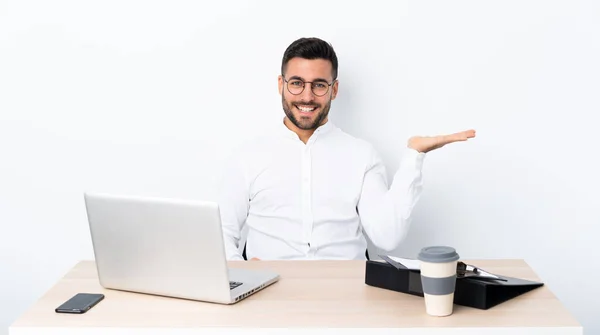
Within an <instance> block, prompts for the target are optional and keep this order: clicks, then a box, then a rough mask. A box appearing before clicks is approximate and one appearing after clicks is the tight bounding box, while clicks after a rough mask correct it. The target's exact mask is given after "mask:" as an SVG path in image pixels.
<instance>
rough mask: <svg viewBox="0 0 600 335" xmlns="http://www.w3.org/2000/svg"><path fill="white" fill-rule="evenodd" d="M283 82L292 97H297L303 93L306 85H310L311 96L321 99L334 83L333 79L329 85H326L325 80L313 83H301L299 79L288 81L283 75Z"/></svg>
mask: <svg viewBox="0 0 600 335" xmlns="http://www.w3.org/2000/svg"><path fill="white" fill-rule="evenodd" d="M281 76H282V77H283V81H284V82H285V83H286V85H285V86H286V87H287V89H288V91H289V92H290V93H292V94H293V95H298V94H301V93H302V92H304V87H305V86H306V84H310V89H311V90H312V92H313V94H314V95H316V96H318V97H322V96H324V95H325V94H327V92H329V87H330V86H331V85H333V83H335V79H334V80H333V81H332V82H331V83H327V82H326V81H325V80H315V81H303V80H301V79H290V80H287V79H285V77H284V76H283V75H281Z"/></svg>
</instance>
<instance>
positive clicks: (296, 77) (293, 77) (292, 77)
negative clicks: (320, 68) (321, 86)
mask: <svg viewBox="0 0 600 335" xmlns="http://www.w3.org/2000/svg"><path fill="white" fill-rule="evenodd" d="M292 79H300V80H302V81H304V82H306V80H304V78H302V77H300V76H291V77H290V79H288V80H292ZM313 81H323V82H326V83H328V81H327V80H325V79H323V78H316V79H315V80H313Z"/></svg>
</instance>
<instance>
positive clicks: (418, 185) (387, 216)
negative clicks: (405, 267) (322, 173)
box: [357, 148, 425, 251]
mask: <svg viewBox="0 0 600 335" xmlns="http://www.w3.org/2000/svg"><path fill="white" fill-rule="evenodd" d="M424 156H425V154H424V153H420V152H418V151H416V150H414V149H411V148H407V149H406V152H405V154H404V156H403V158H402V160H401V162H400V167H399V168H398V170H397V171H396V173H395V175H394V179H393V182H392V186H391V187H389V188H388V182H387V173H386V169H385V166H384V164H383V161H382V160H381V158H380V156H379V154H378V153H377V152H376V151H375V150H374V149H373V150H372V157H371V163H370V165H369V167H368V168H367V171H366V172H365V177H364V180H363V187H362V192H361V196H360V200H359V202H358V207H357V209H358V213H359V215H360V219H361V223H362V226H363V228H364V230H365V232H366V234H367V235H368V236H369V238H370V239H371V241H372V242H373V243H374V244H375V245H376V246H377V247H378V248H381V249H384V250H386V251H392V250H394V249H396V248H397V247H398V245H399V244H400V242H402V240H403V239H404V237H405V236H406V234H407V232H408V229H409V227H410V219H411V214H412V210H413V208H414V206H415V205H416V203H417V201H418V199H419V197H420V195H421V192H422V188H423V178H422V175H421V168H422V166H423V160H424V158H425V157H424Z"/></svg>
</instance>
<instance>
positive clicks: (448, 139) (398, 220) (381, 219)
mask: <svg viewBox="0 0 600 335" xmlns="http://www.w3.org/2000/svg"><path fill="white" fill-rule="evenodd" d="M472 137H475V131H474V130H468V131H463V132H460V133H455V134H451V135H441V136H433V137H420V136H415V137H411V138H410V139H409V141H408V147H407V149H406V151H405V154H404V157H403V159H402V161H401V163H400V167H399V168H398V170H397V171H396V173H395V175H394V180H393V182H392V186H391V187H390V188H389V189H388V183H387V177H386V171H385V166H384V165H383V162H382V161H381V158H380V157H379V155H378V154H377V152H376V151H375V150H374V149H373V150H372V157H371V162H370V164H369V166H368V168H367V171H366V172H365V178H364V181H363V188H362V193H361V197H360V200H359V203H358V206H357V210H358V213H359V215H360V217H361V222H362V225H363V228H364V230H365V232H366V233H367V235H368V236H369V238H371V241H373V243H374V244H375V245H376V246H377V247H379V248H381V249H384V250H387V251H392V250H394V249H395V248H397V247H398V245H399V244H400V242H402V240H403V239H404V238H405V237H406V234H407V232H408V229H409V227H410V222H411V215H412V211H413V208H414V206H415V205H416V203H417V201H418V199H419V197H420V195H421V192H422V188H423V177H422V174H421V170H422V167H423V159H424V155H425V153H427V152H429V151H432V150H435V149H439V148H441V147H443V146H444V145H446V144H449V143H453V142H459V141H466V140H467V139H469V138H472Z"/></svg>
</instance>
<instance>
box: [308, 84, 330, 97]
mask: <svg viewBox="0 0 600 335" xmlns="http://www.w3.org/2000/svg"><path fill="white" fill-rule="evenodd" d="M328 90H329V85H327V83H326V82H324V81H315V82H314V83H312V91H313V93H314V94H315V95H318V96H321V95H325V94H327V91H328Z"/></svg>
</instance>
